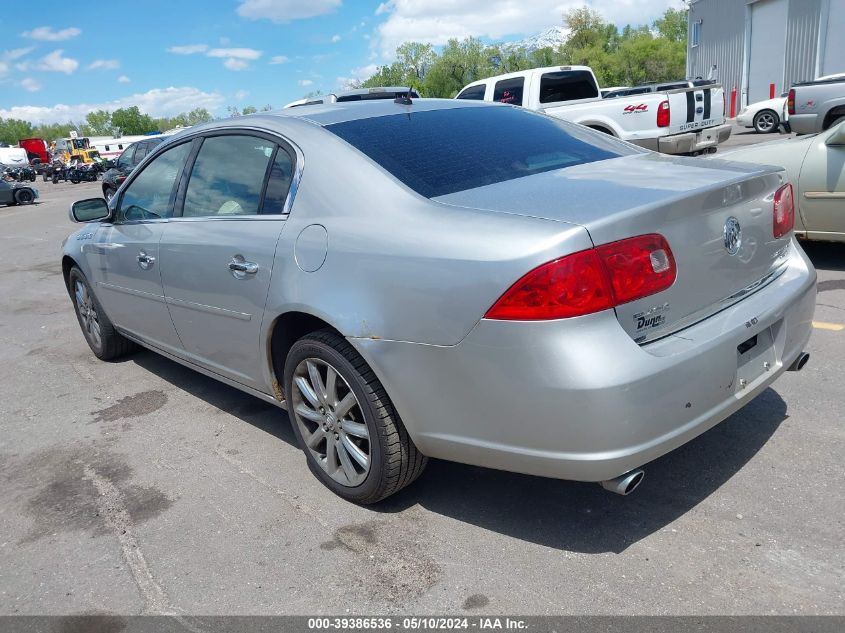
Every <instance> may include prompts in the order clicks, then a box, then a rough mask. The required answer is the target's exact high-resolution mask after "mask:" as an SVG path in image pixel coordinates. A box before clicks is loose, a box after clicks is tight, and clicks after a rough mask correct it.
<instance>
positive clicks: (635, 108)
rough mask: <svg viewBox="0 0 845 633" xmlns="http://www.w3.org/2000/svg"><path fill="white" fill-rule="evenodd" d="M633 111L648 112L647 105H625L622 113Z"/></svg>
mask: <svg viewBox="0 0 845 633" xmlns="http://www.w3.org/2000/svg"><path fill="white" fill-rule="evenodd" d="M633 112H648V105H647V104H645V103H640V104H638V105H626V106H625V109H624V110H623V113H624V114H631V113H633Z"/></svg>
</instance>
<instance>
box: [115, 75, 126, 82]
mask: <svg viewBox="0 0 845 633" xmlns="http://www.w3.org/2000/svg"><path fill="white" fill-rule="evenodd" d="M117 82H118V83H121V84H128V83H129V77H127V76H126V75H121V76H120V77H118V78H117Z"/></svg>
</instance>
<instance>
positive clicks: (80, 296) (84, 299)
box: [73, 279, 102, 347]
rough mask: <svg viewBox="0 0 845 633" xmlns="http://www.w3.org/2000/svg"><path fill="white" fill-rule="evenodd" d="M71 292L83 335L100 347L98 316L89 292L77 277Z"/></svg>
mask: <svg viewBox="0 0 845 633" xmlns="http://www.w3.org/2000/svg"><path fill="white" fill-rule="evenodd" d="M73 293H74V295H75V296H76V311H77V312H78V313H79V319H80V321H82V329H83V330H84V331H85V336H87V337H88V338H89V340H90V341H91V342H92V343H93V344H94V346H95V347H100V346H101V345H102V337H101V335H100V317H99V315H98V314H97V309H96V307H95V306H94V300H93V298H92V297H91V293H89V292H88V288H87V287H86V286H85V284H84V283H82V282H81V281H79V280H78V279H77V280H76V282H74V284H73Z"/></svg>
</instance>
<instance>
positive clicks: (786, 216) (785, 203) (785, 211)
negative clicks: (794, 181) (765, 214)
mask: <svg viewBox="0 0 845 633" xmlns="http://www.w3.org/2000/svg"><path fill="white" fill-rule="evenodd" d="M794 227H795V196H794V195H793V191H792V185H791V184H790V183H787V184H785V185H784V186H783V187H781V188H780V189H778V190H777V191H775V201H774V205H773V209H772V232H773V233H774V235H775V238H778V237H783V236H784V235H786V234H787V233H789V232H790V231H791V230H792V229H793V228H794Z"/></svg>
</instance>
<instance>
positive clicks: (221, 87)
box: [0, 0, 681, 122]
mask: <svg viewBox="0 0 845 633" xmlns="http://www.w3.org/2000/svg"><path fill="white" fill-rule="evenodd" d="M583 4H590V5H591V6H593V7H594V8H595V9H597V10H599V11H600V12H602V13H603V14H604V16H605V17H606V18H607V19H609V20H611V21H613V22H615V23H616V24H619V25H624V24H627V23H633V24H638V23H648V22H650V21H651V20H653V19H654V18H656V17H658V16H659V15H660V14H661V13H662V12H663V11H664V10H665V9H666V8H667V7H669V6H672V7H676V8H677V7H680V6H681V3H680V2H679V0H587V1H584V0H580V1H579V0H531V2H528V1H526V0H463V1H461V0H388V1H387V2H380V1H378V0H376V1H369V0H354V1H353V0H204V1H199V0H178V1H177V0H169V1H164V0H143V1H140V2H110V3H107V4H104V5H102V6H99V5H98V6H97V7H96V8H93V9H91V10H80V7H81V5H79V3H69V2H54V1H48V0H44V2H42V3H40V4H39V8H40V10H38V11H27V10H12V11H5V12H3V13H2V16H0V33H2V34H3V38H2V40H0V117H3V118H9V117H14V118H23V119H27V120H31V121H33V122H39V121H56V120H58V121H66V120H68V119H73V120H81V119H83V118H84V116H85V113H86V112H87V111H89V110H91V109H96V108H106V109H110V110H113V109H115V108H118V107H124V106H127V105H138V106H139V107H140V108H141V109H142V110H144V111H146V112H148V113H150V114H152V115H154V116H156V115H173V114H177V113H179V112H182V111H186V110H190V109H192V108H194V107H205V108H207V109H208V110H209V111H211V112H212V113H213V114H215V115H222V114H224V113H225V111H226V107H227V106H229V105H232V106H237V107H243V106H245V105H248V104H251V105H255V106H257V107H261V106H262V105H264V104H270V105H272V106H273V107H281V106H282V105H284V104H285V103H287V102H289V101H292V100H294V99H297V98H300V97H301V96H303V95H304V94H306V93H308V92H310V91H313V90H318V89H320V90H323V91H324V92H327V91H330V90H334V89H337V88H342V87H344V86H345V85H346V84H347V83H348V82H349V81H350V80H352V79H360V78H365V77H367V76H369V75H370V74H372V72H373V71H374V70H375V68H376V66H377V65H379V64H383V63H386V62H389V61H391V55H392V51H394V50H395V48H396V46H397V45H398V44H400V43H402V42H403V41H407V40H419V41H427V42H431V43H433V44H436V45H441V44H443V43H445V41H446V40H447V39H448V38H449V37H458V38H461V37H466V36H469V35H472V36H476V37H481V38H484V39H485V40H489V41H509V40H517V39H521V38H523V37H525V36H530V35H534V34H536V33H539V32H541V31H543V30H545V29H547V28H549V27H551V26H556V25H560V24H561V22H562V21H561V17H560V16H561V13H562V11H564V10H565V9H567V8H569V7H574V6H581V5H583Z"/></svg>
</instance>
